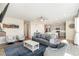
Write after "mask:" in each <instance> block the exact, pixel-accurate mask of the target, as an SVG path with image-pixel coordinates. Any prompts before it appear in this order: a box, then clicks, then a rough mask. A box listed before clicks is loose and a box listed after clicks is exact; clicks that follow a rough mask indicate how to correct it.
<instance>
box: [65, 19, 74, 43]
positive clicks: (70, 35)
mask: <svg viewBox="0 0 79 59" xmlns="http://www.w3.org/2000/svg"><path fill="white" fill-rule="evenodd" d="M73 23H74V19H69V20H67V21H66V39H67V40H68V41H70V42H73V41H74V37H75V28H70V27H69V25H70V24H73Z"/></svg>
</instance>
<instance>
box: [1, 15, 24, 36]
mask: <svg viewBox="0 0 79 59" xmlns="http://www.w3.org/2000/svg"><path fill="white" fill-rule="evenodd" d="M2 23H3V24H15V25H19V28H2V29H3V30H4V31H5V32H6V35H7V36H16V35H23V34H24V21H23V20H20V19H16V18H11V17H5V18H4V19H3V22H2Z"/></svg>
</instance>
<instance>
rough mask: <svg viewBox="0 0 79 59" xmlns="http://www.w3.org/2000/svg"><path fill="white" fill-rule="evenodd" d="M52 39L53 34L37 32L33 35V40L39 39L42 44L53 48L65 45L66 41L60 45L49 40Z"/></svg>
mask: <svg viewBox="0 0 79 59" xmlns="http://www.w3.org/2000/svg"><path fill="white" fill-rule="evenodd" d="M50 39H52V38H51V35H48V34H41V33H35V34H34V36H33V37H32V40H34V41H37V42H39V43H40V44H43V45H46V46H49V47H52V48H61V47H63V46H64V45H65V44H64V43H60V44H58V45H55V44H52V43H50V42H49V41H50Z"/></svg>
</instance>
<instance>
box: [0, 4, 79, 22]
mask: <svg viewBox="0 0 79 59" xmlns="http://www.w3.org/2000/svg"><path fill="white" fill-rule="evenodd" d="M5 5H6V4H3V3H0V11H2V10H3V8H4V6H5ZM78 8H79V4H77V3H70V4H67V3H63V4H62V3H26V4H25V3H10V5H9V8H8V10H7V13H6V16H8V17H14V18H18V19H24V20H35V19H38V17H40V16H43V17H45V18H47V19H48V20H53V21H58V22H60V21H65V20H67V19H68V18H69V17H73V16H74V15H76V13H77V10H78Z"/></svg>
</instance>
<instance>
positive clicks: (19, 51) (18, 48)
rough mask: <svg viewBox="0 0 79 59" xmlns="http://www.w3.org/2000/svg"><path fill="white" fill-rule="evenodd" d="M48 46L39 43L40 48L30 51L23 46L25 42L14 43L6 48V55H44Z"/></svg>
mask: <svg viewBox="0 0 79 59" xmlns="http://www.w3.org/2000/svg"><path fill="white" fill-rule="evenodd" d="M46 47H47V46H44V45H39V49H37V50H36V51H34V53H32V51H30V50H29V49H28V48H25V47H24V46H23V42H20V43H15V44H12V45H11V46H9V47H6V48H5V49H4V51H5V54H6V56H42V55H43V54H44V51H45V49H46Z"/></svg>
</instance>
